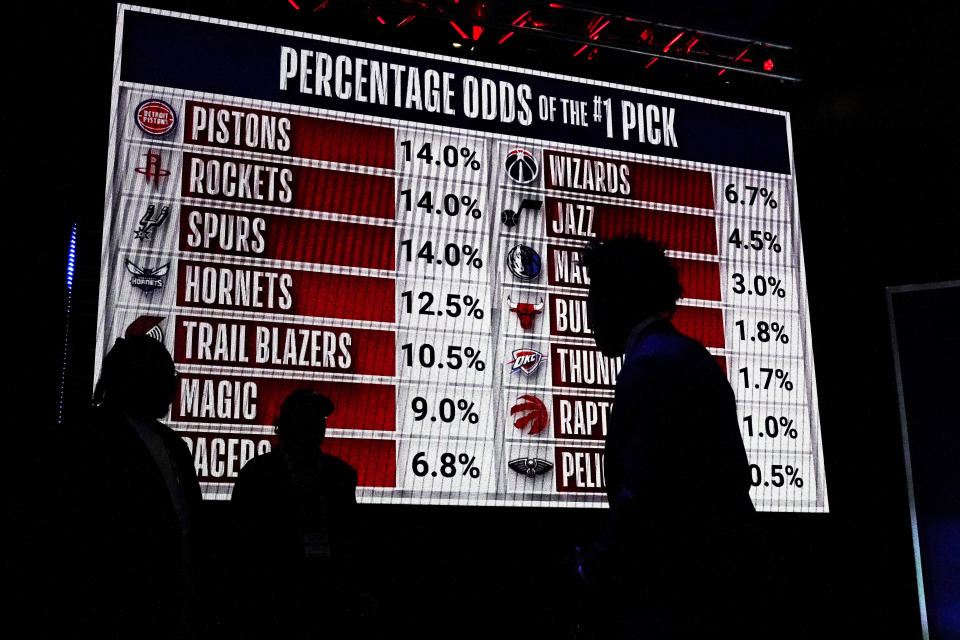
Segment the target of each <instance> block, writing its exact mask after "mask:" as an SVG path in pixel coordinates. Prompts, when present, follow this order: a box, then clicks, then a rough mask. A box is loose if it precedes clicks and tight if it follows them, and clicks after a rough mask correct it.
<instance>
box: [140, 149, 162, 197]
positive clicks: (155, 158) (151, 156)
mask: <svg viewBox="0 0 960 640" xmlns="http://www.w3.org/2000/svg"><path fill="white" fill-rule="evenodd" d="M143 155H144V156H145V157H146V160H145V161H144V163H143V166H142V167H137V168H136V171H137V173H139V174H140V175H142V176H143V177H144V179H145V180H146V181H147V182H152V183H153V186H154V188H157V187H159V186H160V179H161V178H166V177H167V176H169V175H170V171H169V170H167V169H164V168H163V158H162V157H161V156H160V153H159V152H157V151H154V150H153V149H150V150H149V151H147V152H146V153H145V154H143Z"/></svg>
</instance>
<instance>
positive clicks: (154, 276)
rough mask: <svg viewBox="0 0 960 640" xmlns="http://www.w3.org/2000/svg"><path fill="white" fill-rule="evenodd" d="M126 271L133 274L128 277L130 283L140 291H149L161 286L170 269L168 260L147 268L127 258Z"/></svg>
mask: <svg viewBox="0 0 960 640" xmlns="http://www.w3.org/2000/svg"><path fill="white" fill-rule="evenodd" d="M127 271H129V272H130V273H131V274H132V275H133V277H132V278H130V284H132V285H133V286H135V287H136V288H137V289H140V290H141V291H144V292H146V293H150V292H152V291H154V290H156V289H162V288H163V283H164V281H165V280H166V277H167V272H168V271H170V263H169V262H168V263H167V264H165V265H163V266H160V267H157V268H155V269H149V268H147V267H138V266H137V265H135V264H134V263H132V262H130V260H127Z"/></svg>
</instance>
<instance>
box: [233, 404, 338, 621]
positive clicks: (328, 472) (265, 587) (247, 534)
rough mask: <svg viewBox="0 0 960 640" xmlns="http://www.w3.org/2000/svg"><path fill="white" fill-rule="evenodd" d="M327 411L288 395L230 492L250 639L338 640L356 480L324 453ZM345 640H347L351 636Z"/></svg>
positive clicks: (330, 406)
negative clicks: (260, 449) (272, 433)
mask: <svg viewBox="0 0 960 640" xmlns="http://www.w3.org/2000/svg"><path fill="white" fill-rule="evenodd" d="M333 410H334V406H333V403H332V402H331V401H330V399H329V398H327V397H326V396H324V395H321V394H319V393H316V392H315V391H313V390H311V389H300V390H297V391H294V392H293V393H291V394H290V396H289V397H287V399H286V400H284V402H283V405H281V407H280V411H279V413H278V415H277V417H276V419H275V420H274V425H275V427H276V433H277V439H278V440H279V444H278V446H276V447H275V448H274V449H273V450H272V451H270V452H269V453H265V454H263V455H261V456H258V457H256V458H254V459H253V460H251V461H250V462H248V463H247V464H246V465H245V466H244V467H243V469H241V471H240V474H239V476H238V478H237V482H236V485H235V486H234V489H233V504H234V507H235V509H236V517H237V528H236V530H237V536H238V542H239V543H240V545H241V551H242V552H243V557H245V558H247V557H252V558H253V561H252V562H248V563H244V564H243V567H244V570H246V571H247V573H246V575H245V576H243V577H242V580H241V582H242V584H241V585H240V588H241V594H240V599H241V602H243V603H245V604H244V605H242V607H243V608H242V612H241V615H242V616H243V626H244V627H245V629H241V631H242V632H245V633H247V636H248V637H250V638H263V637H271V638H298V639H299V638H320V637H341V636H340V635H338V633H337V631H338V630H340V629H342V626H343V625H344V624H345V621H346V619H347V617H348V615H347V609H348V608H350V607H352V606H353V604H354V602H353V600H352V596H353V593H354V589H353V580H352V573H351V572H352V570H353V566H352V556H353V549H352V547H353V541H354V534H353V525H354V520H355V518H356V513H355V508H356V503H357V502H356V488H357V472H356V471H355V470H354V469H353V467H351V466H350V465H348V464H347V463H346V462H344V461H342V460H340V459H339V458H336V457H334V456H331V455H328V454H326V453H323V452H322V451H321V450H320V445H321V443H322V442H323V439H324V436H325V434H326V423H327V416H329V415H330V414H331V413H333ZM350 637H356V635H351V636H350Z"/></svg>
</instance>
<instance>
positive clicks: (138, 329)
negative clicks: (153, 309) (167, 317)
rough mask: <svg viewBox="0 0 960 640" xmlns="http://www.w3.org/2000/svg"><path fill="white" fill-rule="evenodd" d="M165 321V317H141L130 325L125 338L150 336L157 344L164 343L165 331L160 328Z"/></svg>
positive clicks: (124, 335)
mask: <svg viewBox="0 0 960 640" xmlns="http://www.w3.org/2000/svg"><path fill="white" fill-rule="evenodd" d="M163 321H164V317H163V316H140V317H139V318H137V319H136V320H134V321H133V322H131V323H130V326H129V327H127V330H126V332H124V334H123V337H124V338H132V337H133V336H150V337H151V338H153V339H154V340H156V341H157V342H163V329H161V328H160V323H161V322H163Z"/></svg>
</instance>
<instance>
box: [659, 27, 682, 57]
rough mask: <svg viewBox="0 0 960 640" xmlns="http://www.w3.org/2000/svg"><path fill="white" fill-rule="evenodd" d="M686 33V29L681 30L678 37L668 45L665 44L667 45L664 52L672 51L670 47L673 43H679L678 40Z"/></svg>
mask: <svg viewBox="0 0 960 640" xmlns="http://www.w3.org/2000/svg"><path fill="white" fill-rule="evenodd" d="M685 33H686V31H681V32H680V33H678V34H677V35H676V37H675V38H674V39H673V40H671V41H670V44H668V45H667V46H665V47H664V48H663V52H664V53H666V52H668V51H670V47H672V46H673V45H675V44H676V43H677V40H679V39H680V38H682V37H683V34H685Z"/></svg>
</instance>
